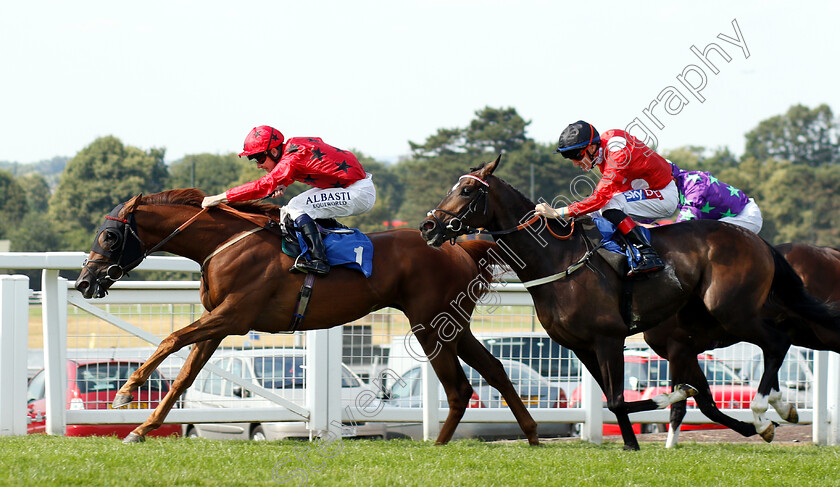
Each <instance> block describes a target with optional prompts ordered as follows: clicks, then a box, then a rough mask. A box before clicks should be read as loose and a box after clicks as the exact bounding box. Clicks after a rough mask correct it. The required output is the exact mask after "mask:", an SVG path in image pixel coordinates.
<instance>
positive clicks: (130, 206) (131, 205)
mask: <svg viewBox="0 0 840 487" xmlns="http://www.w3.org/2000/svg"><path fill="white" fill-rule="evenodd" d="M141 199H143V193H140V194H138V195H137V196H135V197H134V198H131V199H130V200H128V201H126V202H125V206H123V209H122V211H121V212H120V218H125V215H128V214H129V213H132V212H133V211H134V210H135V209H136V208H137V207H138V206H139V205H140V200H141Z"/></svg>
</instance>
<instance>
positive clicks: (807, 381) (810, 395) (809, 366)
mask: <svg viewBox="0 0 840 487" xmlns="http://www.w3.org/2000/svg"><path fill="white" fill-rule="evenodd" d="M813 367H814V351H813V350H811V349H809V348H803V347H790V350H788V353H787V355H785V361H784V362H782V368H781V369H779V390H780V391H781V393H782V399H783V400H784V401H785V402H788V403H791V404H793V405H795V406H796V407H797V408H800V409H810V408H813V407H814V391H813V387H814V369H813ZM763 373H764V358H763V356H762V355H761V354H758V355H755V356H754V357H753V358H752V363H751V367H750V370H749V373H748V375H747V378H748V380H749V383H750V385H752V386H754V387H758V383H759V381H760V380H761V375H762V374H763Z"/></svg>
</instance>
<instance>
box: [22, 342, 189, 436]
mask: <svg viewBox="0 0 840 487" xmlns="http://www.w3.org/2000/svg"><path fill="white" fill-rule="evenodd" d="M142 364H143V360H139V359H138V360H68V361H67V401H66V407H67V409H110V407H111V402H112V401H113V400H114V396H116V395H117V391H119V389H120V387H122V386H123V384H125V382H126V381H127V380H128V378H129V377H130V376H131V374H132V373H133V372H134V371H135V370H137V368H138V367H140V366H141V365H142ZM46 377H47V376H46V371H45V370H44V369H41V370H40V371H38V372H37V373H36V374H35V375H34V376H33V377H32V379H30V380H29V386H28V390H27V400H28V401H27V402H28V412H27V416H28V425H27V432H28V433H43V432H44V431H45V429H46V415H45V411H46V394H45V392H46V387H45V384H46ZM168 392H169V381H167V380H166V379H165V378H164V377H163V375H161V374H160V373H159V372H158V371H154V372H152V375H151V376H149V380H147V381H146V383H145V384H143V386H141V387H140V388H139V389H138V390H137V391H135V392H134V397H135V400H134V402H132V403H130V404H129V405H128V406H127V407H128V408H131V409H145V408H155V407H157V405H158V403H159V402H160V400H161V399H163V397H164V396H165V395H166V393H168ZM134 428H136V425H132V424H68V425H67V432H66V435H67V436H109V435H114V436H118V437H120V438H124V437H126V436H127V435H128V434H129V433H131V430H133V429H134ZM180 433H181V425H180V424H163V425H161V427H160V428H158V429H155V430H152V431H151V432H150V433H149V434H148V436H171V435H179V434H180Z"/></svg>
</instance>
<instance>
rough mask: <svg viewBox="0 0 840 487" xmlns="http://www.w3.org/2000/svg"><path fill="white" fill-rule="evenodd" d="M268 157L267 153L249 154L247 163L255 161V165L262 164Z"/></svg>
mask: <svg viewBox="0 0 840 487" xmlns="http://www.w3.org/2000/svg"><path fill="white" fill-rule="evenodd" d="M267 157H268V152H258V153H256V154H251V155H249V156H248V160H249V161H255V162H256V163H257V164H262V163H264V162H265V160H266V158H267Z"/></svg>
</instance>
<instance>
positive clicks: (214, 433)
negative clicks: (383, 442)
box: [184, 349, 385, 440]
mask: <svg viewBox="0 0 840 487" xmlns="http://www.w3.org/2000/svg"><path fill="white" fill-rule="evenodd" d="M209 362H210V363H212V364H214V365H216V366H218V367H221V368H222V369H223V370H225V371H227V372H230V373H231V374H233V375H235V376H237V377H241V378H243V379H246V380H248V381H249V382H251V383H253V384H256V385H259V386H261V387H264V388H266V389H270V390H271V391H272V392H273V393H275V394H277V395H279V396H280V397H282V398H284V399H286V400H289V401H292V402H295V403H297V404H301V405H302V404H304V403H305V400H306V350H304V349H263V350H260V349H256V350H234V351H225V352H221V353H217V354H215V355H214V356H213V357H212V358H211V359H210V361H209ZM366 390H373V391H374V394H375V393H376V391H375V390H374V389H371V388H369V387H368V386H366V385H365V384H364V383H363V382H362V380H361V379H359V377H358V376H357V375H356V374H354V373H353V372H352V371H351V370H350V369H349V368H348V367H347V366H346V365H345V364H341V400H342V405H343V406H349V405H353V404H354V401H355V399H356V397H358V396H359V394H360V393H362V391H366ZM275 406H276V407H280V406H278V405H277V404H276V403H274V402H272V401H269V400H268V399H264V398H262V397H258V396H254V395H252V394H251V393H250V392H249V391H248V390H246V389H243V388H242V387H239V386H237V385H235V384H233V383H232V382H230V381H227V380H224V379H222V378H221V377H220V376H218V375H216V374H214V373H212V372H209V371H207V370H206V369H205V370H202V371H201V372H200V373H199V375H198V377H196V380H195V382H194V383H193V385H192V386H191V387H190V388H189V389H187V391H186V392H185V393H184V407H185V408H207V407H211V408H225V407H236V408H269V407H275ZM309 435H310V431H309V430H308V429H306V425H305V423H303V422H299V421H278V422H266V423H203V424H192V425H185V426H184V436H187V437H192V438H195V437H200V438H210V439H220V440H248V439H251V440H279V439H283V438H309ZM342 436H344V437H354V438H359V437H365V438H384V437H385V425H384V424H383V423H377V422H354V423H345V424H344V429H343V431H342Z"/></svg>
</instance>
